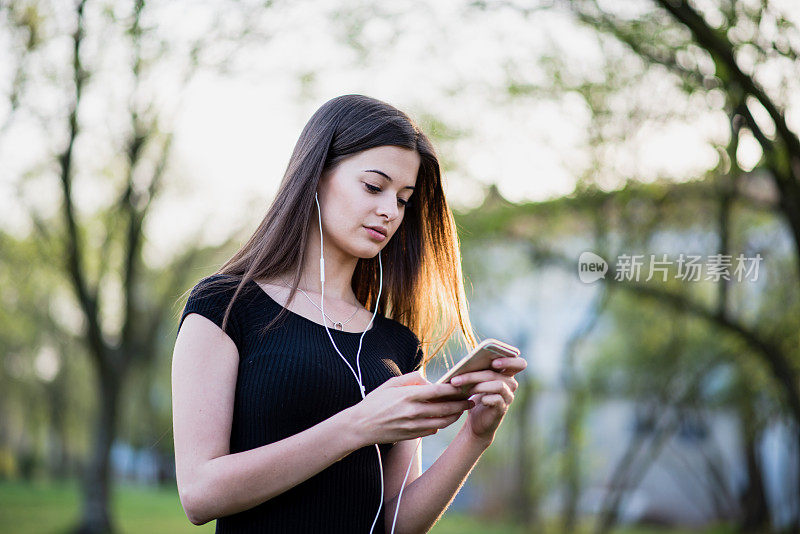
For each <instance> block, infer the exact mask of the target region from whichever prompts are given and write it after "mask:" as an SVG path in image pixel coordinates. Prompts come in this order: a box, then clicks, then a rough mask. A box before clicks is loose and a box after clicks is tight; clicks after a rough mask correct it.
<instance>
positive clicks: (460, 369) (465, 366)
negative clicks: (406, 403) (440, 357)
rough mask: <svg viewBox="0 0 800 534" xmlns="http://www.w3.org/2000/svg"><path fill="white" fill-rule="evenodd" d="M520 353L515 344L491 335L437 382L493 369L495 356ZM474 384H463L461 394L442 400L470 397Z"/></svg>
mask: <svg viewBox="0 0 800 534" xmlns="http://www.w3.org/2000/svg"><path fill="white" fill-rule="evenodd" d="M519 354H520V350H519V349H518V348H517V347H514V346H513V345H509V344H508V343H503V342H502V341H500V340H497V339H494V338H491V337H490V338H487V339H484V340H483V341H481V342H480V343H479V344H478V345H476V346H475V348H474V349H472V350H471V351H470V353H469V354H467V355H466V356H464V357H463V358H461V360H460V361H459V362H458V363H457V364H455V365H454V366H453V367H452V368H451V369H450V370H449V371H447V373H445V374H444V376H442V377H441V378H440V379H439V380H437V381H436V383H437V384H446V383H447V382H449V381H450V379H451V378H453V377H454V376H458V375H460V374H464V373H471V372H473V371H483V370H485V369H492V360H494V359H495V358H508V357H514V356H519ZM472 386H473V384H466V385H464V386H461V395H458V396H455V397H447V398H442V399H441V400H457V399H468V398H469V397H471V396H472V395H467V390H468V389H469V388H471V387H472Z"/></svg>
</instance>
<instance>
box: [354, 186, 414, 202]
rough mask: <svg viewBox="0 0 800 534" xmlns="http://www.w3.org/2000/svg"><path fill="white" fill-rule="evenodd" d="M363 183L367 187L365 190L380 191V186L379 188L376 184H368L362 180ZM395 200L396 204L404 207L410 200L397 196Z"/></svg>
mask: <svg viewBox="0 0 800 534" xmlns="http://www.w3.org/2000/svg"><path fill="white" fill-rule="evenodd" d="M364 185H365V186H366V187H367V190H368V191H369V192H370V193H380V191H381V188H380V187H378V186H376V185H372V184H368V183H366V182H364ZM397 202H398V204H400V205H401V206H403V207H406V206H408V204H409V203H410V202H411V201H410V200H403V199H402V198H398V199H397Z"/></svg>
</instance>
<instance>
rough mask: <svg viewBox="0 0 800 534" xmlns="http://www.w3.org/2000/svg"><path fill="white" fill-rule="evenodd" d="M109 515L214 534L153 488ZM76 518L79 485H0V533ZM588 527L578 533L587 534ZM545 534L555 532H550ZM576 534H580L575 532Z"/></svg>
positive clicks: (640, 531) (129, 495)
mask: <svg viewBox="0 0 800 534" xmlns="http://www.w3.org/2000/svg"><path fill="white" fill-rule="evenodd" d="M111 506H112V510H111V512H112V515H113V518H114V521H115V522H116V524H117V526H118V527H119V528H120V532H122V533H123V534H129V533H130V534H133V533H138V532H147V533H148V534H161V533H163V534H171V533H178V534H179V533H181V532H190V533H203V532H205V533H212V532H214V528H215V522H214V521H211V522H209V523H206V524H205V525H202V526H195V525H192V524H191V523H190V522H189V520H188V519H187V518H186V516H185V515H184V513H183V508H181V503H180V500H179V499H178V491H177V489H176V488H174V487H173V488H165V489H153V488H144V487H138V486H134V485H129V484H125V485H117V486H115V487H114V491H113V493H112V504H111ZM79 513H80V494H79V488H78V485H77V482H75V481H70V482H65V483H56V482H32V483H25V482H8V481H0V531H2V532H6V531H7V530H6V529H7V527H8V525H14V532H15V533H19V534H28V533H37V534H61V533H64V532H66V531H67V530H68V529H69V527H72V526H74V525H75V524H76V523H77V521H78V517H79ZM590 526H591V523H587V524H586V525H585V526H584V527H583V528H581V529H580V530H579V532H580V533H584V532H585V533H588V532H590V528H589V527H590ZM431 532H432V533H433V534H523V533H524V530H523V529H522V528H521V527H518V526H513V525H510V524H502V523H499V522H497V521H478V520H476V519H474V518H472V517H470V516H466V515H462V514H457V513H455V512H446V513H445V515H444V517H443V518H442V519H441V521H439V522H438V523H437V524H436V526H435V527H434V528H433V529H432V530H431ZM545 532H548V533H553V534H554V533H556V532H558V531H557V530H556V529H554V528H547V529H546V530H545ZM614 532H615V534H666V533H669V534H678V533H684V532H692V531H689V530H674V529H673V530H660V529H645V528H625V529H617V530H615V531H614ZM704 532H706V533H715V534H728V533H732V532H733V530H732V529H723V528H720V529H713V530H705V531H704ZM576 534H578V533H576Z"/></svg>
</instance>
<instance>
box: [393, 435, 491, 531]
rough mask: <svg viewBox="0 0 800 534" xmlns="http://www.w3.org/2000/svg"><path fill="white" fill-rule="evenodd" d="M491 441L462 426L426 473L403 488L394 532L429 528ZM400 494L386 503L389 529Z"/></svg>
mask: <svg viewBox="0 0 800 534" xmlns="http://www.w3.org/2000/svg"><path fill="white" fill-rule="evenodd" d="M490 444H491V442H486V441H479V440H476V439H475V438H473V437H471V436H470V435H469V429H467V428H466V427H465V426H462V427H461V430H459V432H458V434H456V437H455V438H454V439H453V441H452V442H451V443H450V445H449V446H448V447H447V449H445V451H444V452H443V453H442V454H441V456H439V458H437V459H436V461H435V462H434V463H433V465H432V466H430V467H429V468H428V469H427V470H426V471H425V472H424V473H422V474H421V475H420V476H419V477H418V478H417V479H416V480H414V482H412V483H411V484H409V485H408V486H406V487H405V489H404V490H403V495H402V497H401V499H400V511H399V512H398V514H397V524H396V525H395V530H394V531H395V534H405V533H414V534H416V533H420V532H427V531H428V530H430V529H431V527H433V525H434V524H435V523H436V521H438V520H439V518H440V517H441V516H442V514H443V513H444V511H445V510H446V509H447V507H448V506H450V503H451V502H452V501H453V498H454V497H455V495H456V493H458V490H460V489H461V486H462V485H463V484H464V481H465V480H466V479H467V476H468V475H469V473H470V471H472V468H473V467H474V466H475V464H476V463H477V462H478V458H480V457H481V455H482V454H483V451H485V450H486V448H487V447H488V446H489V445H490ZM396 503H397V497H395V498H394V499H392V500H391V501H389V502H388V503H387V505H386V532H387V533H388V532H390V531H391V528H392V520H393V519H394V513H395V507H396Z"/></svg>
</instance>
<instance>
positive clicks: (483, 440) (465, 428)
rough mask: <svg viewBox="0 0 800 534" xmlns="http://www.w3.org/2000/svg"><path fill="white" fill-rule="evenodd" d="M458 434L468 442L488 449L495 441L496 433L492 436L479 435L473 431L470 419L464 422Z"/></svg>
mask: <svg viewBox="0 0 800 534" xmlns="http://www.w3.org/2000/svg"><path fill="white" fill-rule="evenodd" d="M458 435H459V436H461V438H462V439H463V440H465V441H466V442H467V443H469V444H471V445H474V446H475V447H478V448H482V449H483V450H486V449H488V448H489V445H491V444H492V443H493V442H494V434H492V435H491V436H477V435H476V434H475V433H474V432H473V431H472V428H470V426H469V421H468V420H466V421H464V424H463V425H461V428H460V429H459V431H458Z"/></svg>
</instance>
